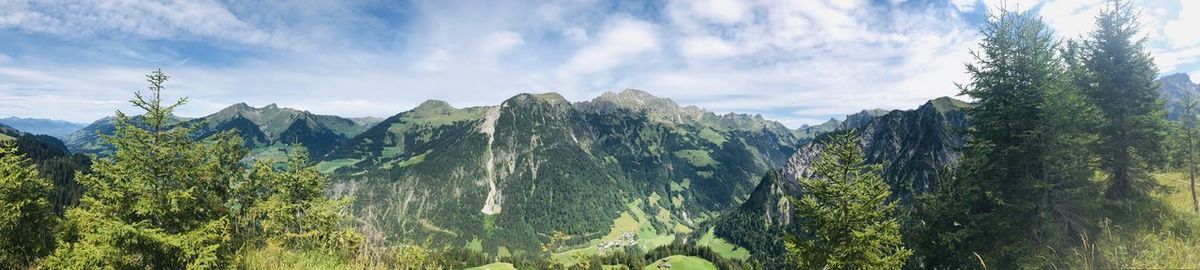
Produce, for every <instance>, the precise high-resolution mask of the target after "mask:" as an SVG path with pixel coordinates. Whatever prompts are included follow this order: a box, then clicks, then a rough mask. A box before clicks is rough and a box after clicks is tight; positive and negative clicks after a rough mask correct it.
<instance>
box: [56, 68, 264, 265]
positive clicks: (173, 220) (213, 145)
mask: <svg viewBox="0 0 1200 270" xmlns="http://www.w3.org/2000/svg"><path fill="white" fill-rule="evenodd" d="M146 77H147V82H149V84H150V87H149V93H148V94H145V95H144V94H142V93H141V92H138V93H136V94H135V98H134V99H133V100H132V101H131V102H132V103H133V105H134V106H136V107H138V108H140V109H142V110H144V111H145V114H144V120H143V121H140V122H139V123H138V125H135V124H134V123H133V121H131V119H130V117H128V116H126V115H125V114H124V113H122V112H120V111H118V112H117V116H116V120H115V124H116V126H117V129H116V132H115V133H114V134H113V135H112V136H105V137H104V139H105V141H106V142H107V143H109V144H111V145H112V146H113V147H114V149H115V152H114V154H113V155H112V157H110V158H107V159H100V160H97V161H96V162H95V164H94V167H93V173H92V174H87V175H83V177H80V178H79V182H80V183H81V184H82V185H84V186H85V187H86V192H85V194H84V196H83V198H82V199H81V200H80V206H79V207H78V208H74V209H70V210H68V211H67V214H66V216H67V222H66V223H64V226H63V229H62V230H61V232H60V234H61V235H60V236H59V237H60V239H61V240H62V242H63V243H62V244H61V245H59V247H58V249H57V250H56V251H55V253H54V255H53V256H51V257H50V258H48V259H47V260H46V266H48V267H50V268H56V269H90V268H155V269H183V268H188V269H205V268H221V267H225V266H227V265H228V263H229V261H230V260H229V258H230V256H231V254H232V252H233V251H234V247H233V246H232V245H229V242H230V239H231V238H233V237H234V236H233V235H232V234H231V230H230V229H231V226H230V220H229V218H228V216H229V208H228V207H227V205H226V199H227V198H228V197H229V195H230V194H229V191H230V190H229V185H230V183H232V182H236V181H238V179H240V178H241V177H242V175H241V169H240V168H241V164H240V163H239V162H240V160H241V158H242V157H244V156H245V153H246V151H245V150H244V149H242V148H241V142H240V141H239V140H238V139H237V136H236V134H234V133H233V132H225V133H222V134H220V135H218V136H214V137H213V139H211V141H208V142H205V143H201V142H197V141H196V140H194V139H193V138H192V131H193V127H192V126H189V125H176V124H175V122H176V121H175V120H173V119H172V117H173V116H172V111H174V110H175V108H176V107H178V106H179V105H182V104H184V103H185V102H186V99H179V100H178V101H176V102H174V103H171V104H164V100H163V97H162V94H163V93H162V92H163V89H164V83H165V82H166V81H167V79H168V78H169V77H167V75H166V74H164V73H162V71H159V70H156V71H154V72H152V73H151V74H150V75H147V76H146Z"/></svg>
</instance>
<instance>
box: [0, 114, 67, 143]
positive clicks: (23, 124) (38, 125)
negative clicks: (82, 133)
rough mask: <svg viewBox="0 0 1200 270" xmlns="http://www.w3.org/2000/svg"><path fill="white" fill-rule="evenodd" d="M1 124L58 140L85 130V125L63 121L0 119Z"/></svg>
mask: <svg viewBox="0 0 1200 270" xmlns="http://www.w3.org/2000/svg"><path fill="white" fill-rule="evenodd" d="M0 124H5V125H8V126H10V127H13V128H16V129H19V130H21V131H24V132H29V133H33V134H45V135H50V136H54V137H58V138H66V137H67V135H70V134H71V133H73V132H75V131H78V130H79V129H80V128H83V124H77V123H71V122H67V121H62V120H51V119H38V118H20V117H7V118H0Z"/></svg>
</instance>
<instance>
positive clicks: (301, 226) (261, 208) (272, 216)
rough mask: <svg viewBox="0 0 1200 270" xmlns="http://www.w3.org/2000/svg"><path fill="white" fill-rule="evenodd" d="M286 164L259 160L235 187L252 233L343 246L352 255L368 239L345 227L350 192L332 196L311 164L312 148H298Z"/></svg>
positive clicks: (293, 243) (284, 242) (303, 245)
mask: <svg viewBox="0 0 1200 270" xmlns="http://www.w3.org/2000/svg"><path fill="white" fill-rule="evenodd" d="M296 149H297V150H296V151H295V152H293V153H292V155H291V156H290V158H289V162H288V164H287V166H286V167H285V168H282V169H276V168H275V167H274V166H272V164H271V163H269V162H265V161H259V162H258V163H256V164H255V165H254V167H253V169H252V170H251V171H250V173H249V174H248V175H247V177H246V181H244V182H241V183H239V184H238V185H236V186H235V187H234V189H233V193H234V194H236V198H237V202H238V204H239V205H240V206H241V207H239V208H238V209H237V210H238V211H240V212H239V214H238V215H236V216H235V218H236V219H237V220H238V221H239V222H238V225H239V229H238V231H239V232H241V234H243V235H246V238H247V239H261V240H263V241H265V242H267V243H269V244H274V245H279V246H282V247H286V248H291V249H297V250H325V251H340V252H342V254H340V255H342V256H349V255H352V254H353V252H354V251H355V249H356V248H357V247H358V246H359V245H360V244H361V242H362V241H363V239H362V236H361V235H358V233H356V232H354V231H353V230H352V229H339V225H340V224H342V223H344V222H345V221H346V220H345V219H346V217H347V216H346V215H345V214H344V213H343V211H344V209H345V208H346V207H347V206H349V205H350V203H351V200H350V199H349V198H343V199H340V200H333V199H329V198H328V197H326V196H325V194H324V193H323V192H324V190H325V183H326V182H327V180H326V178H325V177H324V176H323V175H321V173H319V172H317V171H316V168H313V167H306V164H307V162H308V154H307V151H305V150H304V148H303V147H298V148H296Z"/></svg>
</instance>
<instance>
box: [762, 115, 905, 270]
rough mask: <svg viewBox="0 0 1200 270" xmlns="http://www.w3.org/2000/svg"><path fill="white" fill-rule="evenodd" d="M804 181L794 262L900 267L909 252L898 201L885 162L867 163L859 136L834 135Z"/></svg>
mask: <svg viewBox="0 0 1200 270" xmlns="http://www.w3.org/2000/svg"><path fill="white" fill-rule="evenodd" d="M823 145H824V147H823V149H822V151H821V153H820V156H819V157H818V159H817V161H816V162H815V163H814V164H813V175H814V176H813V177H810V178H803V179H798V181H799V183H800V187H801V189H802V190H803V192H804V193H803V195H801V196H800V197H799V198H790V199H789V200H790V201H791V203H792V205H794V206H795V207H796V216H797V217H799V221H798V222H799V223H800V228H801V231H802V233H801V234H800V235H788V236H787V237H786V238H785V239H787V242H786V244H787V250H788V256H787V258H788V261H789V262H791V263H793V264H795V265H797V266H799V267H801V268H803V269H899V268H900V267H901V266H903V265H904V263H905V261H906V260H907V259H908V256H909V255H912V251H910V250H908V249H906V248H904V245H903V243H902V241H901V238H900V223H899V221H898V219H897V218H896V216H895V214H896V202H895V201H894V200H890V199H889V197H890V195H891V190H890V187H889V186H888V185H887V183H885V182H884V181H883V176H881V174H880V171H881V170H882V169H883V167H882V165H879V164H867V162H866V157H865V156H864V154H863V150H862V147H861V146H859V138H858V136H856V135H854V134H853V133H848V134H839V135H833V136H832V137H829V139H828V141H827V142H826V143H824V144H823Z"/></svg>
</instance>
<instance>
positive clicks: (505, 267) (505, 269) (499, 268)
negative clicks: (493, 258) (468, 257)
mask: <svg viewBox="0 0 1200 270" xmlns="http://www.w3.org/2000/svg"><path fill="white" fill-rule="evenodd" d="M515 269H517V268H516V267H513V265H512V264H511V263H499V262H498V263H489V264H485V265H480V266H476V267H471V268H467V270H515Z"/></svg>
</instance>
